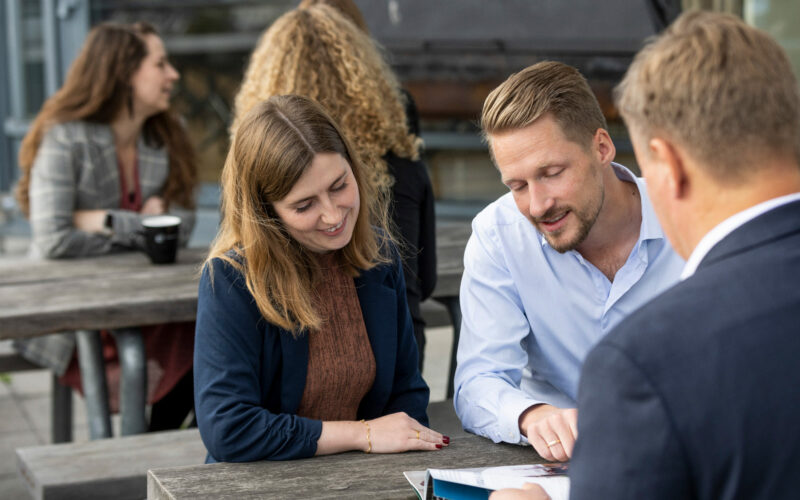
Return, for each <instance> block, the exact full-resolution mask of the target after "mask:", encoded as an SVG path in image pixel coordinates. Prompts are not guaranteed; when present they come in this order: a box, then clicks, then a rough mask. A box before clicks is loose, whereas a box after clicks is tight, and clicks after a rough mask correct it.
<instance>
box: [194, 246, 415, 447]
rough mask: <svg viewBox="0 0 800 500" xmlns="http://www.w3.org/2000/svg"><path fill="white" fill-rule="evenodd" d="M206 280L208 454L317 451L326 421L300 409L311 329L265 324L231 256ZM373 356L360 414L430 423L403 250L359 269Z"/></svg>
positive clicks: (201, 373) (202, 375) (198, 355)
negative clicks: (302, 331)
mask: <svg viewBox="0 0 800 500" xmlns="http://www.w3.org/2000/svg"><path fill="white" fill-rule="evenodd" d="M210 265H211V266H213V269H214V271H213V273H214V278H213V286H212V283H211V280H210V279H209V270H208V266H206V268H205V269H204V270H203V275H202V277H201V279H200V290H199V297H198V310H197V331H196V337H195V355H194V381H195V411H196V414H197V423H198V426H199V428H200V435H201V437H202V438H203V443H204V444H205V445H206V448H207V449H208V452H209V457H208V458H207V460H206V461H207V462H215V461H225V462H248V461H254V460H264V459H269V460H286V459H292V458H304V457H310V456H313V455H314V453H315V452H316V450H317V440H318V439H319V436H320V433H321V432H322V422H321V421H319V420H312V419H308V418H304V417H299V416H297V415H296V413H297V409H298V407H299V406H300V399H301V398H302V396H303V390H304V388H305V384H306V373H307V372H306V370H307V368H308V337H307V336H306V335H301V336H300V337H298V338H294V337H292V335H291V334H290V333H289V332H287V331H285V330H282V329H281V328H279V327H277V326H275V325H272V324H270V323H267V322H266V321H265V320H264V318H263V316H261V313H260V312H259V310H258V307H256V305H255V302H254V301H253V297H252V295H250V292H249V291H248V290H247V287H246V285H245V279H244V277H243V276H242V274H241V273H239V272H238V271H237V270H235V269H234V268H233V267H232V266H231V265H230V264H228V263H226V262H223V261H222V260H220V259H215V260H214V261H212V262H211V264H210ZM355 284H356V291H357V293H358V300H359V302H360V304H361V312H362V314H363V317H364V324H365V326H366V329H367V335H368V336H369V340H370V345H371V346H372V352H373V353H374V355H375V381H374V382H373V385H372V388H371V389H370V391H369V392H368V393H367V395H366V396H364V399H363V400H362V401H361V405H360V407H359V409H358V417H357V418H358V419H362V418H364V419H372V418H376V417H380V416H382V415H388V414H390V413H395V412H399V411H404V412H406V413H408V414H409V415H410V416H411V417H413V418H415V419H417V421H419V422H420V423H421V424H422V425H426V426H427V425H428V417H427V414H426V409H427V406H428V395H429V391H428V386H427V385H426V384H425V382H424V381H423V380H422V377H421V375H420V373H419V370H418V368H417V346H416V342H415V341H414V335H413V328H412V325H411V317H410V315H409V312H408V305H407V304H406V294H405V287H404V281H403V273H402V270H401V267H400V261H399V258H397V259H395V262H394V263H393V264H391V265H389V264H385V265H379V266H377V267H374V268H372V269H370V270H369V271H365V272H363V273H362V274H361V276H359V277H358V278H355Z"/></svg>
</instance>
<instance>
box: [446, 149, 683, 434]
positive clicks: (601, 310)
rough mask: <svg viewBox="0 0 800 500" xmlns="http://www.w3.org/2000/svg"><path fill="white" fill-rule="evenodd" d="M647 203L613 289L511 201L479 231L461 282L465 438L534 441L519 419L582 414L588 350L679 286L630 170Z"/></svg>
mask: <svg viewBox="0 0 800 500" xmlns="http://www.w3.org/2000/svg"><path fill="white" fill-rule="evenodd" d="M612 165H613V167H614V170H615V173H616V174H617V177H618V178H620V179H623V180H628V181H632V182H636V185H637V187H638V188H639V193H640V194H641V200H642V225H641V229H640V231H639V239H638V241H637V242H636V244H635V245H634V247H633V249H632V250H631V253H630V255H629V256H628V259H627V261H626V262H625V264H624V265H623V266H622V268H620V270H619V271H617V273H616V275H615V277H614V281H613V283H612V282H610V281H609V280H608V278H606V276H605V275H604V274H603V273H602V272H600V270H598V269H597V268H596V267H595V266H594V265H592V264H591V263H590V262H588V261H587V260H585V259H584V258H583V256H581V254H580V253H578V252H577V251H574V250H572V251H569V252H566V253H563V254H561V253H558V252H557V251H555V250H554V249H553V248H551V247H550V245H549V244H548V243H547V241H546V240H545V238H544V237H543V236H542V235H541V233H539V232H538V231H537V230H536V228H535V227H534V226H533V224H532V223H531V222H530V221H529V220H528V219H526V218H525V217H524V216H523V215H522V214H521V213H520V212H519V210H518V209H517V206H516V205H515V204H514V199H513V197H512V195H511V193H508V194H506V195H504V196H502V197H500V198H499V199H498V200H497V201H495V202H494V203H492V204H491V205H489V206H488V207H486V208H485V209H484V210H483V211H481V213H479V214H478V215H477V216H476V217H475V219H474V220H473V222H472V236H471V237H470V239H469V242H468V243H467V247H466V250H465V252H464V275H463V278H462V280H461V312H462V314H463V320H462V323H461V339H460V341H459V344H458V367H457V369H456V374H455V408H456V413H457V414H458V417H459V418H460V419H461V423H462V424H463V425H464V428H465V429H466V430H468V431H470V432H474V433H476V434H479V435H482V436H486V437H488V438H490V439H492V440H493V441H495V442H500V441H506V442H510V443H518V442H520V441H526V440H525V438H524V436H522V435H521V434H520V432H519V426H518V425H519V424H518V420H519V416H520V414H521V413H522V412H523V411H524V410H525V409H526V408H528V407H529V406H531V405H534V404H537V403H548V404H551V405H554V406H557V407H561V408H574V407H575V406H576V402H575V401H576V396H577V394H576V393H577V388H578V376H579V374H580V369H581V366H582V364H583V361H584V359H585V358H586V355H587V354H588V352H589V350H590V349H591V348H592V347H593V346H594V345H595V344H596V343H597V342H598V341H600V339H601V338H603V336H604V335H606V334H607V333H608V332H609V331H611V329H612V328H614V326H616V325H617V324H618V323H619V322H620V321H621V320H622V319H623V318H625V317H626V316H627V315H629V314H630V313H632V312H633V311H634V310H636V309H637V308H639V307H640V306H642V305H643V304H645V303H646V302H648V301H649V300H650V299H652V298H653V297H655V296H656V295H658V294H659V293H661V292H662V291H664V290H665V289H667V288H668V287H670V286H672V285H673V284H675V283H677V282H678V278H679V276H680V273H681V270H682V268H683V266H684V261H683V260H682V259H681V258H680V257H679V256H678V255H677V254H676V253H675V252H674V251H673V250H672V247H671V246H670V244H669V242H668V241H667V239H666V238H665V237H664V233H663V232H662V230H661V226H660V225H659V223H658V219H656V215H655V213H654V212H653V207H652V205H651V204H650V199H649V198H648V196H647V191H646V189H645V184H644V181H643V180H642V179H637V178H636V177H635V176H634V175H633V174H632V173H631V172H630V170H628V169H626V168H625V167H623V166H621V165H618V164H612Z"/></svg>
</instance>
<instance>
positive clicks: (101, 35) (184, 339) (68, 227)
mask: <svg viewBox="0 0 800 500" xmlns="http://www.w3.org/2000/svg"><path fill="white" fill-rule="evenodd" d="M178 76H179V75H178V72H177V71H176V70H175V68H173V67H172V65H171V64H170V63H169V60H168V59H167V54H166V52H165V50H164V44H163V42H162V41H161V39H160V38H159V37H158V35H157V33H156V31H155V29H154V28H153V27H152V26H150V25H148V24H145V23H135V24H132V25H122V24H113V23H104V24H101V25H99V26H97V27H95V28H94V29H92V30H91V32H90V33H89V35H88V37H87V39H86V41H85V43H84V45H83V47H82V48H81V51H80V53H79V54H78V56H77V58H76V59H75V61H74V62H73V64H72V66H71V67H70V70H69V72H68V74H67V77H66V80H65V82H64V85H63V86H62V87H61V88H60V89H59V90H58V91H57V92H56V93H55V94H54V95H53V96H52V97H50V98H49V99H48V100H47V101H46V102H45V103H44V105H43V106H42V109H41V111H40V112H39V114H38V115H37V116H36V119H35V120H34V121H33V123H32V124H31V127H30V130H29V131H28V133H27V135H26V136H25V138H24V140H23V141H22V146H21V149H20V154H19V162H20V167H21V176H20V181H19V184H18V185H17V188H16V196H17V200H18V203H19V206H20V208H21V210H22V212H23V213H24V214H25V215H26V216H27V217H28V218H29V219H30V222H31V230H32V240H33V244H32V249H31V253H32V254H33V255H34V256H39V257H45V258H50V259H57V258H70V257H89V256H95V255H103V254H107V253H110V252H113V251H118V250H123V249H133V248H138V247H139V246H140V245H141V238H142V236H141V230H142V225H141V218H142V217H143V216H147V215H158V214H164V213H168V212H169V213H172V214H174V215H178V216H180V217H181V219H182V223H181V239H182V241H183V243H184V244H185V243H186V242H187V241H188V237H189V235H190V234H191V231H192V228H193V226H194V212H193V209H194V205H195V203H194V190H195V186H196V184H197V173H196V164H195V157H194V152H193V150H192V146H191V144H190V142H189V139H188V137H187V135H186V133H185V131H184V129H183V127H182V126H181V125H180V123H179V122H178V120H177V118H176V117H175V116H173V115H172V113H170V111H169V102H170V96H171V94H172V92H173V90H174V86H175V83H176V81H177V80H178ZM65 293H69V292H68V291H65ZM141 330H142V334H143V336H142V338H143V339H144V344H145V345H144V348H145V352H146V353H147V356H148V358H149V360H150V362H148V363H147V365H148V368H149V372H150V373H149V378H150V387H151V389H152V390H151V391H150V401H159V400H160V401H161V403H157V404H155V405H154V406H153V410H152V413H151V422H150V428H151V430H159V429H163V428H173V427H178V426H179V425H180V423H181V422H182V421H183V419H184V417H185V416H186V415H187V413H188V412H189V411H190V410H191V407H192V400H191V395H192V388H191V380H192V379H191V353H192V345H193V323H185V324H174V325H159V326H156V327H147V328H142V329H141ZM111 333H113V334H114V335H115V336H116V337H117V342H118V343H120V342H122V343H125V344H126V345H128V344H134V345H135V344H136V343H137V342H139V340H137V339H139V338H140V337H139V331H138V330H137V329H134V331H131V330H130V329H125V330H119V331H114V332H111ZM102 338H103V343H104V354H105V357H106V362H107V366H108V373H109V374H111V375H113V374H118V373H119V370H115V369H113V365H114V364H116V363H117V362H118V359H117V355H116V350H115V349H114V343H113V342H111V338H110V336H109V335H108V333H106V332H104V333H103V335H102ZM16 345H17V347H18V349H19V350H20V351H21V352H22V353H23V355H25V356H26V357H27V358H29V359H31V360H32V361H35V362H37V363H39V364H42V365H44V366H47V367H48V368H51V369H52V370H54V371H55V373H57V374H59V375H62V382H63V383H66V384H68V385H71V386H73V387H75V388H78V389H80V387H81V382H80V375H79V370H78V366H77V362H76V360H75V357H74V355H73V353H74V351H75V336H74V335H73V334H67V333H63V334H56V335H50V336H46V337H41V338H37V339H32V340H28V341H24V342H18V343H17V344H16ZM123 361H124V360H123ZM138 362H139V363H140V364H143V363H144V360H139V361H138ZM123 368H124V367H123ZM142 369H144V367H142ZM110 389H111V391H112V405H111V406H112V408H113V407H114V406H115V400H116V397H115V396H116V391H115V389H116V384H113V383H112V384H110ZM173 389H174V390H173ZM165 396H168V397H166V398H165ZM142 406H143V405H142ZM140 420H142V421H143V415H142V416H141V418H140ZM123 427H126V422H123ZM141 427H142V422H138V423H135V424H133V428H134V429H136V430H138V431H141V430H144V429H141Z"/></svg>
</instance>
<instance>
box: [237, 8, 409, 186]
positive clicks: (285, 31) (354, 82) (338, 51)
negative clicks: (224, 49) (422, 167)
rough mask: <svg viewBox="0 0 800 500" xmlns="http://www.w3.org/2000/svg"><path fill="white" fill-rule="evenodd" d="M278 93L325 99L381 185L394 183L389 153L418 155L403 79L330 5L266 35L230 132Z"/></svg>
mask: <svg viewBox="0 0 800 500" xmlns="http://www.w3.org/2000/svg"><path fill="white" fill-rule="evenodd" d="M281 94H297V95H302V96H306V97H308V98H310V99H313V100H315V101H317V102H319V103H320V104H322V106H323V107H324V108H325V109H326V110H327V111H328V112H329V113H330V114H331V115H332V116H333V117H334V118H335V119H336V121H337V122H338V123H339V124H340V125H341V127H342V129H343V130H344V133H345V135H346V136H347V138H348V140H350V141H351V142H352V143H353V145H354V147H355V149H356V151H357V152H358V155H359V157H360V160H361V161H362V163H364V164H365V165H367V166H370V167H372V168H370V169H369V171H370V172H369V180H370V181H371V182H373V183H374V184H375V186H376V187H378V188H379V189H381V190H388V189H389V187H390V186H391V185H392V182H393V179H392V178H391V176H390V175H389V172H388V167H387V165H386V162H385V161H384V160H383V159H382V157H383V156H384V155H385V154H387V153H388V152H390V151H391V152H393V153H394V154H395V155H397V156H400V157H404V158H411V159H413V160H416V159H418V158H419V149H418V148H419V144H420V140H419V138H417V137H416V136H415V135H413V134H411V133H410V132H409V130H408V128H407V125H406V113H405V108H404V97H403V96H402V94H401V92H400V85H399V83H398V81H397V79H396V78H395V76H394V74H393V73H392V71H391V70H390V69H389V66H388V65H387V64H386V61H385V60H384V58H383V56H382V54H381V52H380V50H379V49H378V47H377V46H376V44H375V42H374V41H373V40H372V39H371V38H370V37H369V36H368V35H367V34H365V33H364V32H362V31H361V30H360V29H359V28H358V27H356V26H355V24H353V23H352V22H350V21H349V20H347V19H346V18H345V17H344V16H343V15H342V14H341V13H339V12H338V11H337V10H336V9H334V8H332V7H330V6H328V5H321V4H319V5H312V6H309V7H307V8H298V9H294V10H291V11H289V12H287V13H285V14H284V15H282V16H281V17H280V18H278V19H277V20H276V21H275V22H274V23H273V24H272V26H270V28H269V29H268V30H267V31H266V32H265V33H264V34H263V35H262V36H261V39H260V40H259V42H258V45H257V46H256V48H255V50H254V51H253V54H252V56H251V58H250V64H249V66H248V68H247V71H246V73H245V76H244V80H243V82H242V86H241V88H240V90H239V93H238V94H237V96H236V100H235V117H234V120H233V125H232V126H231V134H232V135H233V134H235V132H236V129H237V128H238V127H239V124H240V123H241V121H242V118H243V117H244V116H245V115H246V114H247V112H248V111H249V110H250V109H252V108H253V107H254V106H255V105H256V104H258V103H259V102H262V101H264V100H265V99H267V98H269V97H271V96H273V95H281Z"/></svg>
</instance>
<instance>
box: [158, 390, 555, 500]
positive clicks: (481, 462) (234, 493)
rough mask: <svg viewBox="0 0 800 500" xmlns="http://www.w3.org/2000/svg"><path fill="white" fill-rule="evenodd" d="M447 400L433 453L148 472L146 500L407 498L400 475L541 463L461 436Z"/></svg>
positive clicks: (438, 406) (519, 451) (530, 454)
mask: <svg viewBox="0 0 800 500" xmlns="http://www.w3.org/2000/svg"><path fill="white" fill-rule="evenodd" d="M452 404H453V403H452V401H443V402H440V403H431V405H430V406H429V408H428V415H429V418H430V423H431V427H432V428H433V429H436V430H438V431H440V432H442V433H444V434H448V435H450V446H448V447H447V448H444V449H443V450H441V451H434V452H408V453H398V454H388V455H380V454H370V455H367V454H365V453H361V452H351V453H342V454H339V455H330V456H325V457H314V458H308V459H303V460H290V461H284V462H269V461H263V462H252V463H244V464H233V463H222V464H207V465H191V466H184V467H170V468H164V469H155V470H150V471H148V474H147V498H148V499H149V500H162V499H170V500H181V499H195V498H200V499H202V498H215V499H241V498H274V499H284V498H285V499H297V498H304V499H305V498H348V499H349V498H370V499H394V498H402V499H409V500H410V499H414V498H416V495H415V493H414V490H413V488H412V487H411V485H410V484H409V483H408V481H407V480H406V478H405V477H404V476H403V472H404V471H410V470H425V469H429V468H440V469H453V468H462V467H489V466H497V465H517V464H530V463H540V462H542V459H541V458H540V457H539V455H537V454H536V452H535V451H534V450H533V448H531V447H523V446H516V445H510V444H505V443H500V444H495V443H493V442H492V441H491V440H489V439H486V438H483V437H479V436H475V435H472V434H468V433H466V432H464V431H463V430H461V424H460V423H459V422H458V419H457V418H456V416H455V412H454V411H453V406H452Z"/></svg>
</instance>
